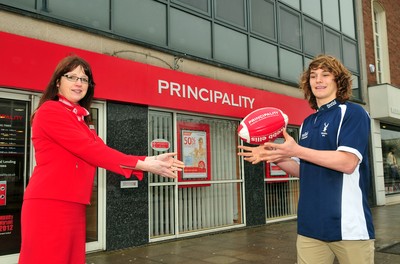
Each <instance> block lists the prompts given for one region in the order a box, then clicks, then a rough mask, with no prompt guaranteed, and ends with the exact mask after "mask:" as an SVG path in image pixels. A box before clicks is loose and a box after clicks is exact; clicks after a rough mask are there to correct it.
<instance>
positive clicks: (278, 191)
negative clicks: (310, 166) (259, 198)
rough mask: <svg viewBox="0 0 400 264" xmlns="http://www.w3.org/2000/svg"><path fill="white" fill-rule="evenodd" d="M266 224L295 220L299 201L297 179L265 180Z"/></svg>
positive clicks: (277, 178)
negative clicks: (289, 219)
mask: <svg viewBox="0 0 400 264" xmlns="http://www.w3.org/2000/svg"><path fill="white" fill-rule="evenodd" d="M265 196H266V198H265V201H266V208H265V210H266V217H267V222H272V221H277V220H283V219H288V218H295V217H296V216H297V203H298V199H299V179H298V178H294V177H290V178H284V177H282V178H279V177H276V178H273V179H266V180H265Z"/></svg>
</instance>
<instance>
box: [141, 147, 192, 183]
mask: <svg viewBox="0 0 400 264" xmlns="http://www.w3.org/2000/svg"><path fill="white" fill-rule="evenodd" d="M176 155H177V153H176V152H172V153H164V154H160V155H157V156H153V157H147V158H146V159H145V160H144V161H145V163H147V164H146V167H148V169H146V171H148V172H151V173H154V174H158V175H160V176H163V177H167V178H176V177H177V174H176V172H177V171H182V170H183V168H185V164H184V163H183V162H182V161H180V160H178V159H176V158H175V156H176Z"/></svg>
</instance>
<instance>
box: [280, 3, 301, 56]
mask: <svg viewBox="0 0 400 264" xmlns="http://www.w3.org/2000/svg"><path fill="white" fill-rule="evenodd" d="M279 27H280V28H281V30H280V36H281V43H283V44H286V45H288V46H290V47H292V48H296V49H301V33H300V32H301V31H300V14H299V13H294V12H293V11H291V10H289V9H286V8H283V7H282V6H281V7H279Z"/></svg>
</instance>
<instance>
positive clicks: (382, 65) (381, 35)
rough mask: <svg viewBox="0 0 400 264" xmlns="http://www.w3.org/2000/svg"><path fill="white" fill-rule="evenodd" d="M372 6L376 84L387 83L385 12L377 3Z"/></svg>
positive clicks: (388, 72)
mask: <svg viewBox="0 0 400 264" xmlns="http://www.w3.org/2000/svg"><path fill="white" fill-rule="evenodd" d="M372 5H373V7H372V9H373V19H372V22H373V30H374V47H375V69H376V82H377V83H378V84H380V83H388V82H390V70H389V58H388V56H389V52H388V48H387V47H388V44H387V31H386V14H385V10H384V9H383V8H382V6H381V5H380V4H379V3H378V2H376V1H374V2H373V4H372Z"/></svg>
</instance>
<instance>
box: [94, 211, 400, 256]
mask: <svg viewBox="0 0 400 264" xmlns="http://www.w3.org/2000/svg"><path fill="white" fill-rule="evenodd" d="M372 214H373V218H374V224H375V231H376V240H375V249H376V250H375V264H395V263H400V224H399V222H400V204H395V205H385V206H379V207H373V208H372ZM296 229H297V223H296V220H290V221H284V222H275V223H271V224H266V225H263V226H257V227H247V228H241V229H235V230H232V231H228V232H223V233H217V234H209V235H201V236H196V237H192V238H182V239H176V240H169V241H164V242H157V243H152V244H148V245H145V246H140V247H134V248H128V249H123V250H116V251H105V252H97V253H91V254H88V255H87V257H86V263H87V264H122V263H124V264H125V263H128V264H130V263H140V264H160V263H164V264H178V263H190V264H244V263H246V264H255V263H268V264H275V263H277V264H278V263H279V264H295V263H296V262H297V261H296V236H297V234H296ZM335 263H338V262H337V261H336V260H335Z"/></svg>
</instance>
